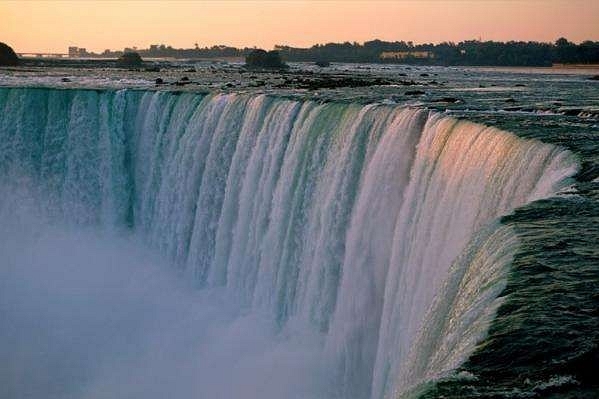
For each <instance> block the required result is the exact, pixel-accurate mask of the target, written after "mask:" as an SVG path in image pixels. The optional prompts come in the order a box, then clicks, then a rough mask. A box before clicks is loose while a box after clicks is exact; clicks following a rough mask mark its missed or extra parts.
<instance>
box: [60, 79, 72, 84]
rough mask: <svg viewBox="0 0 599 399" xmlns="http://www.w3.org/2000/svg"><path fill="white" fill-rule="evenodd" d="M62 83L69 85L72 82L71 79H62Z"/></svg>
mask: <svg viewBox="0 0 599 399" xmlns="http://www.w3.org/2000/svg"><path fill="white" fill-rule="evenodd" d="M60 81H61V82H65V83H68V82H70V81H71V79H69V78H62V79H60Z"/></svg>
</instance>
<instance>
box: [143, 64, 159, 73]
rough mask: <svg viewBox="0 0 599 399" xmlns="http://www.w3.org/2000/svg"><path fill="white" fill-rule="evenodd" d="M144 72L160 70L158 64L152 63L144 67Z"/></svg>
mask: <svg viewBox="0 0 599 399" xmlns="http://www.w3.org/2000/svg"><path fill="white" fill-rule="evenodd" d="M145 71H146V72H160V67H159V66H158V65H152V66H150V67H147V68H146V69H145Z"/></svg>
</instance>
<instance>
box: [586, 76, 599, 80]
mask: <svg viewBox="0 0 599 399" xmlns="http://www.w3.org/2000/svg"><path fill="white" fill-rule="evenodd" d="M588 79H589V80H599V75H595V76H591V77H589V78H588Z"/></svg>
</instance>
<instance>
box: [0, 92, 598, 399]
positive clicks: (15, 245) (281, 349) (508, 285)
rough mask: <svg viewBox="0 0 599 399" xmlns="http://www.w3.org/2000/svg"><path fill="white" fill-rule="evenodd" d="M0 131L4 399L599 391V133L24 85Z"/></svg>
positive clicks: (376, 109)
mask: <svg viewBox="0 0 599 399" xmlns="http://www.w3.org/2000/svg"><path fill="white" fill-rule="evenodd" d="M568 84H569V83H568ZM477 99H478V100H480V101H482V100H481V97H477ZM468 103H470V101H469V102H468ZM0 110H2V114H1V115H2V116H1V117H0V142H1V143H2V144H1V145H0V176H1V180H0V181H1V182H2V188H1V192H2V194H3V195H2V202H1V204H0V205H1V208H0V209H1V210H2V212H1V215H2V219H3V221H4V223H3V225H4V228H3V230H2V241H3V250H4V252H5V253H7V254H9V255H8V256H7V257H6V259H5V261H4V263H3V264H2V266H3V273H4V279H3V280H4V284H5V289H4V290H3V292H4V294H3V297H2V303H3V304H4V306H0V312H2V316H3V318H4V319H5V320H8V321H9V322H8V323H7V324H6V326H9V327H4V328H0V337H2V342H3V343H4V344H0V347H1V348H2V352H0V353H2V357H3V358H4V359H6V361H7V363H8V364H10V367H9V368H8V370H7V371H6V372H4V373H3V374H2V375H1V376H0V381H2V382H3V385H4V386H5V388H4V389H5V390H6V392H8V394H7V395H8V396H9V397H23V396H26V395H29V396H30V397H39V396H40V395H41V394H42V393H45V394H49V393H50V396H54V397H114V396H115V395H117V396H118V395H119V393H120V392H128V397H162V396H161V395H164V394H168V393H170V394H173V393H174V394H176V395H180V396H189V395H192V394H196V395H200V396H202V395H203V396H204V397H205V396H213V397H227V396H228V397H230V396H231V395H236V394H239V393H241V392H251V393H250V394H249V395H250V396H254V397H303V398H307V397H314V398H317V397H341V398H381V397H395V396H402V395H406V396H408V395H410V394H415V393H417V394H419V395H422V396H424V397H440V396H444V397H467V396H473V397H477V396H478V397H489V396H492V395H495V396H497V397H519V396H526V397H535V396H537V397H547V396H548V395H550V394H553V393H555V392H557V393H560V392H561V393H562V394H563V393H564V392H566V393H569V394H571V395H574V396H572V397H578V396H576V395H579V396H581V395H589V397H592V395H593V393H595V392H596V386H595V385H594V384H596V383H595V382H594V381H593V377H592V375H590V373H589V371H588V370H590V369H592V367H593V366H594V365H596V362H597V337H596V334H597V333H596V331H599V330H597V328H596V327H597V320H598V318H597V314H596V309H598V307H597V305H598V303H597V294H596V292H597V291H596V282H597V273H598V270H597V264H598V262H597V256H598V253H597V248H595V247H596V243H597V242H598V241H597V238H598V234H599V233H598V231H597V227H596V226H597V223H596V222H597V216H598V215H597V211H596V209H597V207H596V201H597V195H596V193H597V188H598V187H597V186H598V184H599V183H596V182H593V179H595V178H596V177H597V176H596V174H597V173H596V169H595V168H596V167H595V165H596V163H595V161H596V155H595V154H597V152H596V140H595V137H596V136H595V135H594V130H593V129H595V130H596V127H593V126H594V125H593V123H594V122H593V115H592V113H591V114H589V115H587V114H584V115H580V113H578V114H576V115H571V116H568V115H563V114H555V113H553V114H551V115H546V116H543V115H541V116H539V115H538V113H537V112H504V113H498V112H496V111H493V110H491V109H488V110H487V112H483V111H480V112H472V110H471V109H465V107H463V106H460V105H459V104H458V105H455V106H449V107H447V109H446V111H447V112H445V111H444V112H439V111H431V110H429V109H425V108H422V107H408V108H406V107H402V106H398V105H394V104H381V103H378V104H366V105H365V104H358V103H351V102H328V103H320V102H315V101H298V100H293V99H285V98H281V97H278V96H272V95H268V96H267V95H259V94H234V93H233V94H211V95H203V94H195V93H176V92H168V91H143V90H82V89H78V90H76V89H70V90H56V89H36V88H2V89H0ZM447 113H449V115H447ZM456 117H457V118H459V119H456ZM465 118H468V119H471V120H474V121H476V122H479V123H474V122H470V121H468V120H465ZM489 125H496V126H499V127H501V128H503V130H500V129H498V128H496V127H489ZM572 127H575V128H572ZM510 131H511V132H510ZM512 132H515V133H517V135H516V134H514V133H512ZM576 178H578V180H576ZM31 219H33V220H31ZM96 235H99V236H100V238H99V239H98V238H97V236H96ZM55 237H59V238H60V239H55ZM122 246H124V247H122ZM115 247H116V248H115ZM75 249H76V250H75ZM29 251H31V252H32V253H33V254H34V255H33V257H28V256H29V255H27V253H28V252H29ZM71 251H73V252H74V253H75V255H74V259H75V260H74V263H73V264H72V266H68V267H67V265H71V263H70V262H71V260H70V259H69V257H68V256H66V257H65V254H68V253H69V252H71ZM92 259H93V261H92ZM97 259H100V261H99V262H98V261H97ZM148 259H152V260H148ZM153 263H157V264H158V265H152V264H153ZM145 265H151V266H147V267H150V270H155V269H156V270H160V272H158V271H156V272H152V273H157V274H158V276H159V277H157V278H153V279H148V278H147V277H144V278H141V279H140V281H141V283H139V285H135V286H134V288H133V289H132V288H131V287H130V286H127V284H124V286H122V285H121V283H122V282H123V281H129V282H130V281H135V280H136V277H135V276H136V275H140V276H145V273H147V269H146V266H145ZM116 266H118V267H116ZM69 267H70V268H72V269H69ZM53 270H55V271H56V272H55V273H54V272H53ZM73 270H77V272H74V274H73V275H74V276H75V277H76V278H74V279H73V281H72V282H70V281H71V280H69V279H68V278H67V279H65V278H63V277H64V276H65V273H66V275H71V273H73ZM165 270H169V271H175V274H176V276H170V275H169V276H163V275H162V273H163V272H164V271H165ZM152 275H154V274H152ZM89 276H91V278H89ZM106 276H109V277H106ZM104 279H106V280H104ZM171 279H174V281H176V282H175V283H173V282H171ZM65 281H66V282H65ZM96 281H100V282H102V281H104V283H103V284H96ZM147 281H150V283H149V287H150V288H148V291H145V287H146V282H147ZM165 281H166V282H165ZM181 282H185V284H184V285H186V284H189V285H190V286H191V287H187V286H186V287H185V288H181V287H180V286H179V285H180V284H181ZM114 287H116V288H114ZM140 287H141V288H140ZM78 290H81V291H82V292H83V293H84V294H83V295H82V296H71V295H70V293H72V292H77V291H78ZM139 290H141V292H142V293H143V295H142V294H140V293H139ZM171 291H172V292H174V294H172V293H170V292H171ZM48 292H49V293H50V294H48V296H45V295H41V294H40V293H48ZM86 292H90V294H89V297H88V296H87V295H86V294H85V293H86ZM131 292H133V294H131ZM165 293H166V294H165ZM44 298H50V301H51V302H50V303H49V304H48V305H47V306H45V305H44V301H46V300H47V299H44ZM52 298H60V300H61V301H64V303H63V302H60V301H58V302H57V303H52ZM73 298H75V299H73ZM222 303H226V305H223V304H222ZM67 304H68V305H67ZM72 307H73V308H72ZM115 308H118V309H119V310H118V311H117V313H116V314H117V316H118V317H116V319H113V318H112V316H110V315H111V312H112V310H111V309H115ZM65 309H66V310H65ZM73 309H74V310H73ZM121 312H122V313H121ZM144 313H147V314H148V315H150V316H149V318H154V319H155V320H156V322H155V323H153V322H152V321H148V320H146V319H145V318H144V317H143V316H142V315H143V314H144ZM24 314H27V315H28V316H27V319H26V321H27V323H33V324H27V323H25V322H24V321H23V319H22V318H23V317H25V316H23V315H24ZM83 315H85V316H83ZM55 316H58V318H56V317H55ZM29 317H30V318H29ZM36 320H40V321H39V324H40V325H41V326H42V327H43V328H45V329H47V331H50V332H54V333H55V334H54V335H53V334H51V333H49V334H47V335H43V334H37V333H36V332H35V331H36V330H35V328H34V329H33V332H32V329H31V328H30V327H27V326H31V325H35V324H36ZM107 320H110V322H107ZM165 325H168V328H167V330H168V331H167V334H163V329H164V326H165ZM43 328H42V329H43ZM66 330H72V331H74V332H73V333H72V334H69V333H65V332H64V331H66ZM25 331H26V332H27V333H25ZM40 331H41V330H40ZM61 331H62V332H61ZM100 336H102V337H104V338H99V337H100ZM248 336H249V337H250V338H248ZM156 337H160V338H159V339H158V338H156ZM27 342H37V344H36V345H34V346H33V349H32V350H31V351H29V350H26V349H24V348H26V347H27ZM140 342H149V343H148V344H147V346H143V345H141V344H140ZM174 342H185V345H182V347H181V346H179V345H175V344H174ZM138 346H139V347H138ZM161 347H164V349H160V348H161ZM271 347H275V350H273V349H272V348H271ZM55 352H56V353H64V354H65V356H64V357H63V358H61V357H60V356H59V355H58V354H55ZM248 352H249V354H248ZM119 353H124V354H121V355H119ZM95 358H98V359H101V363H102V367H100V368H99V369H98V367H99V366H97V365H96V362H95V361H94V360H93V359H95ZM53 363H56V364H58V365H59V367H52V364H53ZM40 364H48V366H49V367H48V368H46V369H45V368H43V367H40ZM240 364H241V365H242V366H239V365H240ZM256 365H260V366H259V367H257V366H256ZM174 369H178V370H183V371H182V372H174V371H173V370H174ZM113 370H116V371H113ZM131 370H135V371H131ZM231 370H233V371H231ZM229 373H231V378H230V380H228V381H227V380H226V379H225V380H223V375H229ZM128 375H130V376H132V378H133V380H134V381H137V382H136V383H131V382H130V381H131V379H129V378H127V376H128ZM271 375H272V376H274V377H273V378H270V377H269V376H271ZM24 381H34V382H35V383H34V384H28V386H27V387H25V385H24ZM106 387H111V388H110V389H107V388H106ZM557 393H556V394H557ZM46 397H47V396H46Z"/></svg>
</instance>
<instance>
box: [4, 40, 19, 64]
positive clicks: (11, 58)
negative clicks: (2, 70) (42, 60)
mask: <svg viewBox="0 0 599 399" xmlns="http://www.w3.org/2000/svg"><path fill="white" fill-rule="evenodd" d="M18 64H19V57H17V54H16V53H15V51H14V50H13V49H12V48H11V47H10V46H9V45H8V44H5V43H2V42H0V66H15V65H18Z"/></svg>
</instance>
